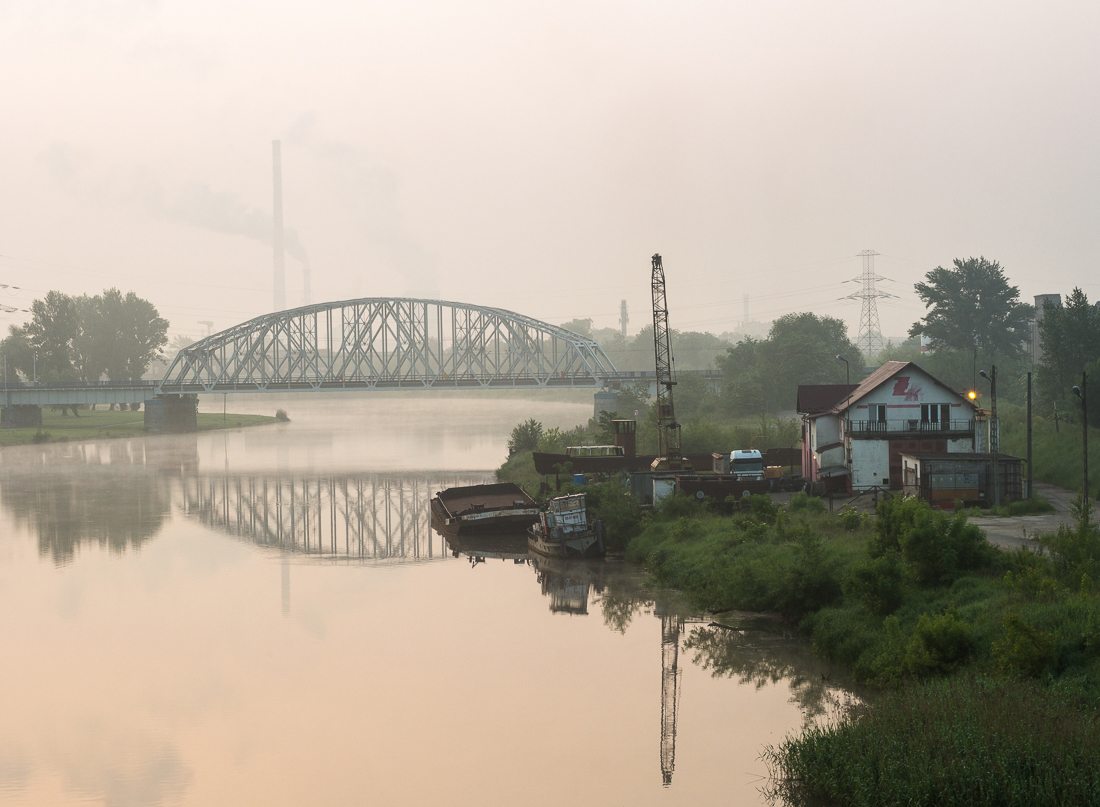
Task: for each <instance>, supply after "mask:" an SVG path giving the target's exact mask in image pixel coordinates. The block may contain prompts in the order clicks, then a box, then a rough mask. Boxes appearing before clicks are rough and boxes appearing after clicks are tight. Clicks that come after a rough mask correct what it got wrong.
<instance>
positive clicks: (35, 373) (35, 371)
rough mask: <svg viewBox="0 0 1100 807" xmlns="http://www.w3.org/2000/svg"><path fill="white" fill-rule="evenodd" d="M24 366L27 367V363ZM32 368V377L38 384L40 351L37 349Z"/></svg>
mask: <svg viewBox="0 0 1100 807" xmlns="http://www.w3.org/2000/svg"><path fill="white" fill-rule="evenodd" d="M23 366H24V367H26V365H23ZM31 370H32V371H33V372H32V376H31V377H32V378H33V379H34V383H35V384H37V383H38V351H37V350H36V351H34V361H33V362H32V363H31Z"/></svg>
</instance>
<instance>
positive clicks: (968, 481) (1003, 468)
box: [901, 453, 1023, 509]
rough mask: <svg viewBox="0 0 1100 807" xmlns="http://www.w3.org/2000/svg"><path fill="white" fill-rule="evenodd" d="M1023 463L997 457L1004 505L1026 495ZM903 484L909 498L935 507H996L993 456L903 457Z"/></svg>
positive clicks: (1006, 457) (1005, 457) (915, 454)
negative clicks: (961, 505) (962, 505)
mask: <svg viewBox="0 0 1100 807" xmlns="http://www.w3.org/2000/svg"><path fill="white" fill-rule="evenodd" d="M1022 465H1023V460H1021V459H1020V458H1019V457H1013V456H1012V455H1010V454H998V455H997V480H996V481H997V487H998V488H999V492H1000V500H1001V502H1002V503H1007V502H1012V501H1016V500H1017V499H1020V498H1022V496H1023V483H1022V471H1021V466H1022ZM901 468H902V481H903V488H904V490H905V494H906V495H907V496H919V497H920V498H922V499H924V500H925V501H926V502H928V503H929V504H931V505H932V506H933V507H941V508H944V509H953V508H954V507H955V502H962V503H963V504H965V505H977V506H980V507H989V506H991V505H992V504H993V499H994V496H993V487H992V483H993V473H992V456H991V455H990V454H964V453H914V454H902V455H901Z"/></svg>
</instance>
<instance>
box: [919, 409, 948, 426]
mask: <svg viewBox="0 0 1100 807" xmlns="http://www.w3.org/2000/svg"><path fill="white" fill-rule="evenodd" d="M920 422H921V423H934V424H936V425H937V426H939V427H940V428H941V429H946V428H949V427H950V425H951V404H921V406H920Z"/></svg>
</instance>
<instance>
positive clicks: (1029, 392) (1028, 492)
mask: <svg viewBox="0 0 1100 807" xmlns="http://www.w3.org/2000/svg"><path fill="white" fill-rule="evenodd" d="M1031 480H1032V474H1031V373H1028V374H1027V497H1028V498H1029V499H1030V498H1031Z"/></svg>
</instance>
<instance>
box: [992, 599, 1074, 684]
mask: <svg viewBox="0 0 1100 807" xmlns="http://www.w3.org/2000/svg"><path fill="white" fill-rule="evenodd" d="M1004 629H1005V635H1004V638H1002V639H999V640H997V641H995V642H994V643H993V648H992V653H993V660H994V661H995V662H996V664H997V669H999V670H1000V671H1001V672H1002V673H1004V674H1005V675H1013V676H1022V677H1026V678H1038V677H1039V676H1040V675H1042V674H1043V673H1045V672H1047V671H1048V670H1050V669H1051V668H1052V667H1053V666H1054V664H1055V662H1056V661H1057V660H1058V653H1057V650H1056V649H1055V646H1054V637H1053V636H1051V635H1050V634H1049V633H1044V632H1043V631H1041V630H1039V629H1038V628H1035V627H1032V626H1031V625H1029V624H1027V622H1025V621H1024V620H1023V618H1022V617H1021V616H1020V615H1019V614H1018V613H1016V612H1015V611H1009V612H1008V613H1007V614H1006V615H1005V618H1004Z"/></svg>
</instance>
